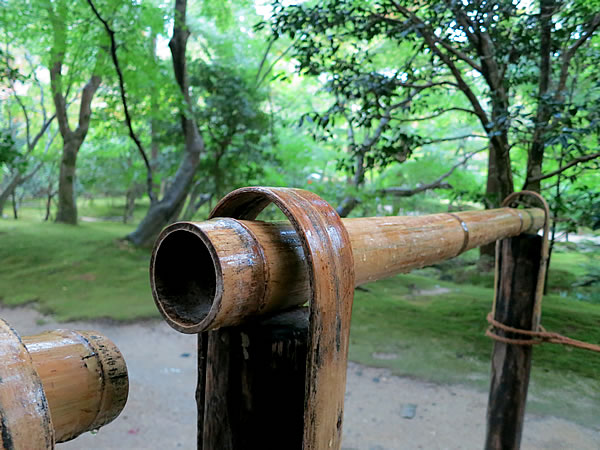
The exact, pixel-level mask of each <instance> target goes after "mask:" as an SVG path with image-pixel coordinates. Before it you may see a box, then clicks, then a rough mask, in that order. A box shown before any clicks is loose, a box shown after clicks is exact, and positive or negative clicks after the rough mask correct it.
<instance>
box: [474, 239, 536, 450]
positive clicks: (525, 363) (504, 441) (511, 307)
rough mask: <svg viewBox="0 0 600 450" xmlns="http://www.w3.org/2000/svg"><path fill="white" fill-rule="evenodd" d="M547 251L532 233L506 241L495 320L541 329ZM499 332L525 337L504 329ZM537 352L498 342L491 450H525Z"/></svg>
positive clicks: (490, 417) (491, 400)
mask: <svg viewBox="0 0 600 450" xmlns="http://www.w3.org/2000/svg"><path fill="white" fill-rule="evenodd" d="M541 247H542V238H541V237H540V236H537V235H530V234H523V235H520V236H517V237H513V238H510V239H504V240H502V241H501V242H500V252H499V256H498V257H499V277H498V280H497V286H496V289H497V291H496V292H497V296H496V308H495V315H494V319H495V320H497V321H499V322H501V323H503V324H505V325H508V326H511V327H514V328H520V329H525V330H531V329H532V328H533V326H534V325H535V326H537V324H533V321H534V306H535V291H536V285H537V280H538V274H539V271H540V261H541V256H540V255H541ZM496 333H497V334H498V335H499V336H504V337H507V338H518V339H523V337H522V336H515V335H514V333H505V332H503V331H501V330H497V331H496ZM531 353H532V348H531V346H524V345H513V344H505V343H503V342H499V341H495V342H494V351H493V354H492V375H491V378H492V380H491V386H490V396H489V400H488V409H487V433H486V443H485V448H486V449H488V450H491V449H494V450H496V449H498V450H500V449H502V450H510V449H518V448H519V447H520V444H521V434H522V431H523V420H524V416H525V402H526V399H527V387H528V385H529V373H530V369H531Z"/></svg>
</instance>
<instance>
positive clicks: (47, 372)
mask: <svg viewBox="0 0 600 450" xmlns="http://www.w3.org/2000/svg"><path fill="white" fill-rule="evenodd" d="M128 390H129V383H128V378H127V367H126V365H125V360H124V359H123V356H122V355H121V353H120V352H119V350H118V349H117V347H116V346H115V345H114V344H113V343H112V342H111V341H110V340H109V339H107V338H106V337H104V336H102V335H100V334H97V333H95V332H93V331H70V330H55V331H50V332H46V333H41V334H37V335H33V336H25V337H23V338H20V337H19V335H18V334H17V332H16V331H15V330H14V329H12V328H11V327H10V326H9V325H8V324H7V323H6V322H4V321H3V320H0V429H1V433H0V436H1V440H0V444H1V445H0V448H2V449H12V448H23V449H25V448H27V449H29V448H31V449H34V448H40V449H41V448H53V447H54V443H55V442H65V441H68V440H70V439H73V438H75V437H77V436H78V435H80V434H82V433H84V432H86V431H91V430H95V429H98V428H100V427H102V426H104V425H106V424H108V423H109V422H111V421H112V420H114V419H115V418H116V417H117V416H118V415H119V414H120V412H121V411H122V410H123V408H124V406H125V403H126V401H127V394H128Z"/></svg>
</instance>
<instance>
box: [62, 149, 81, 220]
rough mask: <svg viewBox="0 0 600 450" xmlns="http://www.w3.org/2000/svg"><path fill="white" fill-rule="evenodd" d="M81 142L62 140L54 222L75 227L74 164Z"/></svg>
mask: <svg viewBox="0 0 600 450" xmlns="http://www.w3.org/2000/svg"><path fill="white" fill-rule="evenodd" d="M81 143H82V141H78V140H76V139H74V138H70V139H69V138H66V139H64V144H63V154H62V160H61V164H60V175H59V178H58V211H57V213H56V222H60V223H67V224H71V225H77V202H76V199H75V164H76V162H77V153H78V151H79V148H80V147H81Z"/></svg>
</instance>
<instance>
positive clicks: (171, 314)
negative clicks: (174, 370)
mask: <svg viewBox="0 0 600 450" xmlns="http://www.w3.org/2000/svg"><path fill="white" fill-rule="evenodd" d="M342 223H343V226H344V227H345V228H346V230H347V232H348V235H349V238H350V243H351V247H352V253H353V255H354V272H355V285H356V286H358V285H360V284H363V283H366V282H370V281H375V280H378V279H382V278H386V277H389V276H392V275H395V274H398V273H402V272H408V271H410V270H413V269H416V268H420V267H424V266H427V265H431V264H434V263H436V262H439V261H442V260H445V259H448V258H452V257H455V256H457V255H459V254H461V253H463V252H465V251H467V250H469V249H472V248H475V247H478V246H481V245H485V244H489V243H491V242H494V241H496V240H498V239H503V238H506V237H511V236H516V235H519V234H521V233H525V232H535V231H537V230H538V229H539V228H541V227H542V226H543V224H544V212H543V210H541V209H536V208H532V209H519V210H517V209H512V208H500V209H493V210H486V211H467V212H457V213H443V214H433V215H426V216H409V217H371V218H361V219H342ZM329 238H330V239H336V235H335V233H330V236H329ZM150 280H151V286H152V294H153V296H154V299H155V302H156V304H157V306H158V309H159V311H160V312H161V314H162V315H163V317H164V318H165V320H166V321H167V323H169V325H171V326H172V327H173V328H175V329H177V330H179V331H181V332H183V333H198V332H202V331H207V330H212V329H217V328H220V327H223V326H232V325H237V324H240V323H243V322H244V321H245V320H246V319H247V318H249V317H252V316H256V315H262V314H266V313H270V312H273V311H278V310H285V309H288V308H291V307H293V306H298V305H302V304H304V303H306V301H307V299H308V298H309V292H310V282H309V274H308V269H307V260H306V257H305V255H304V252H303V250H302V246H301V243H300V240H299V238H298V235H297V233H296V231H295V230H294V228H293V227H292V225H290V224H289V223H286V222H284V223H266V222H261V221H256V220H237V219H232V218H214V219H212V220H208V221H204V222H179V223H176V224H173V225H171V226H169V227H167V228H166V229H165V230H163V232H162V233H161V235H160V236H159V238H158V239H157V241H156V244H155V246H154V250H153V253H152V260H151V269H150Z"/></svg>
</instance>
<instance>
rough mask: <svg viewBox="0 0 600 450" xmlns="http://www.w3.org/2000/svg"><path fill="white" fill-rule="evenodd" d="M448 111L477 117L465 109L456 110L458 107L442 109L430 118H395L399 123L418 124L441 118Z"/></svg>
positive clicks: (473, 112) (471, 111) (470, 110)
mask: <svg viewBox="0 0 600 450" xmlns="http://www.w3.org/2000/svg"><path fill="white" fill-rule="evenodd" d="M450 111H462V112H466V113H469V114H474V115H477V114H476V113H475V111H473V110H472V109H467V108H458V107H456V108H446V109H442V110H440V111H438V112H436V113H435V114H432V115H430V116H424V117H408V118H404V119H400V118H397V120H398V121H399V122H418V121H421V120H430V119H435V118H436V117H439V116H441V115H443V114H446V113H447V112H450Z"/></svg>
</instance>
